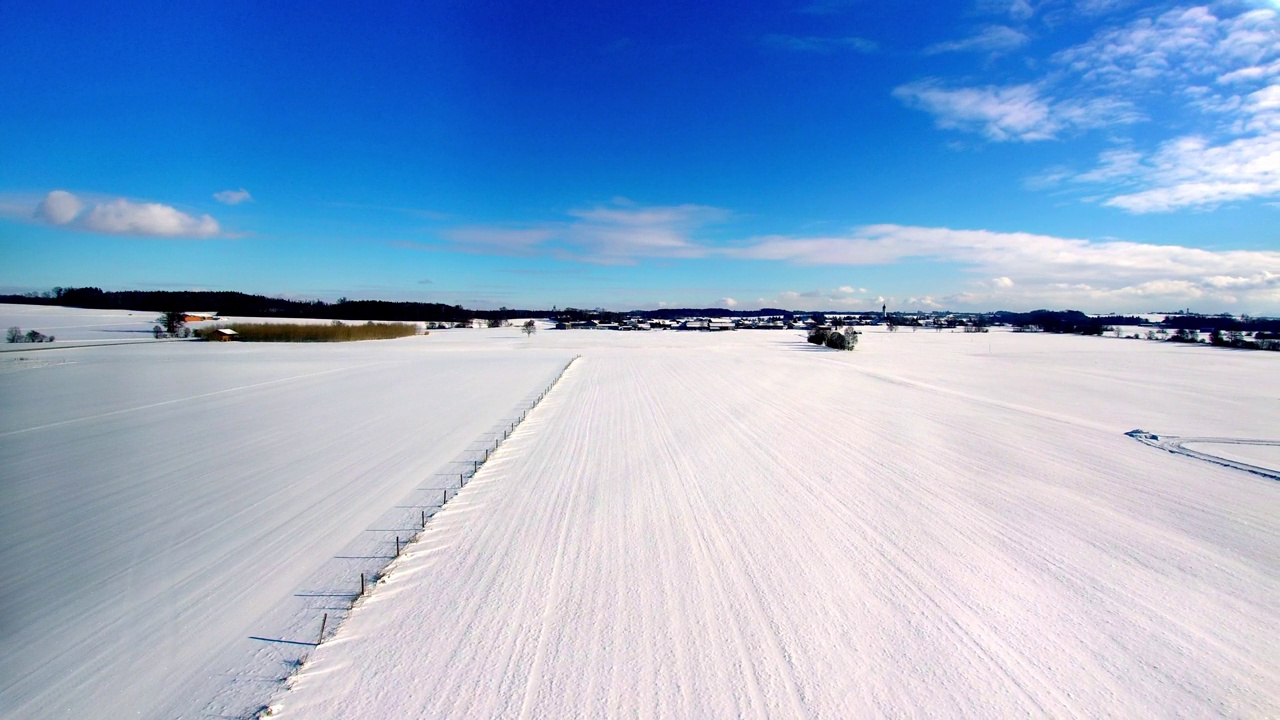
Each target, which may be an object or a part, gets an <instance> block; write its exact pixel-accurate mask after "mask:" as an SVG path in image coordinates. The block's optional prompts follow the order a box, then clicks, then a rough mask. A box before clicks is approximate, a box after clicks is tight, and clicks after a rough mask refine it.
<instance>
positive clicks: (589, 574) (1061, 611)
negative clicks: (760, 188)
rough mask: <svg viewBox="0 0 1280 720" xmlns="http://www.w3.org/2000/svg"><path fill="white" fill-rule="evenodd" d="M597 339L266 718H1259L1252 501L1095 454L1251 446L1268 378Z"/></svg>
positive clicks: (1262, 500)
mask: <svg viewBox="0 0 1280 720" xmlns="http://www.w3.org/2000/svg"><path fill="white" fill-rule="evenodd" d="M602 335H604V334H603V333H594V334H592V333H590V332H589V331H586V332H585V333H579V334H577V335H574V334H572V331H571V332H570V333H566V334H563V335H558V336H556V337H555V338H554V341H555V342H562V343H582V344H585V345H587V347H586V348H585V349H584V350H583V355H584V357H583V359H581V360H579V361H578V362H576V363H575V364H574V365H573V367H572V368H571V369H570V370H569V372H568V373H567V374H566V375H565V377H564V379H563V381H562V382H561V383H560V385H559V386H558V387H557V389H556V390H555V391H554V392H553V393H552V394H551V395H550V396H549V397H548V398H547V400H546V402H544V403H543V404H542V405H540V406H539V407H538V409H537V410H535V411H534V412H533V413H531V414H530V416H529V419H528V420H527V421H526V423H525V424H524V425H522V426H521V428H520V429H519V430H518V432H517V433H516V434H515V435H514V436H513V437H512V439H511V441H509V442H508V443H507V444H506V445H504V446H503V448H502V449H501V450H500V451H499V452H498V453H497V454H495V456H494V457H493V459H492V460H491V462H490V463H489V464H488V465H486V466H485V467H484V468H483V469H482V470H481V471H480V473H479V475H478V476H477V479H476V481H475V482H474V483H473V484H471V485H468V487H467V489H466V490H465V491H463V493H462V494H460V496H459V498H458V502H457V503H456V504H453V503H451V504H450V505H449V506H448V507H447V508H446V509H445V510H444V511H443V512H441V513H440V514H439V515H438V516H437V517H436V518H435V520H434V521H433V522H432V523H431V524H430V526H429V527H428V529H427V531H426V532H425V533H424V534H423V536H422V538H421V539H420V541H419V542H418V543H416V544H415V545H413V546H411V547H410V548H409V549H408V551H407V552H406V553H405V554H404V555H403V556H402V557H401V558H400V559H399V560H397V561H396V562H395V563H394V564H393V565H392V566H391V567H390V569H389V573H388V575H387V577H386V578H385V579H384V582H383V584H381V585H380V586H379V587H378V588H377V589H376V590H375V591H374V592H373V593H372V594H371V595H370V596H369V597H367V598H366V599H364V600H362V601H360V603H359V604H358V606H357V607H356V609H355V611H354V612H353V615H352V617H351V619H350V621H349V622H347V623H346V624H345V625H343V627H342V628H341V629H340V630H339V631H338V633H337V634H336V636H335V637H334V639H333V640H332V641H331V642H327V643H325V644H324V645H322V646H320V647H319V648H318V649H317V650H316V652H314V653H313V654H312V655H311V657H310V659H309V661H308V662H307V664H306V665H305V666H304V667H303V669H302V670H301V672H300V673H299V674H298V676H297V677H296V678H294V679H293V680H292V682H291V685H292V686H293V689H292V690H291V691H288V692H284V693H282V694H281V695H280V696H278V697H277V698H276V700H275V701H274V703H273V705H272V708H273V710H274V711H275V712H277V713H278V714H279V715H280V716H283V717H295V718H345V717H402V718H413V717H422V718H427V717H431V718H436V717H458V718H462V717H830V718H846V717H869V716H884V715H904V714H906V715H919V716H948V717H955V716H963V717H1022V716H1028V715H1033V716H1055V717H1061V716H1098V715H1105V716H1124V717H1167V716H1221V715H1227V716H1244V717H1267V716H1275V715H1276V714H1277V712H1280V690H1278V688H1280V670H1278V668H1280V662H1277V660H1278V659H1280V655H1278V654H1277V643H1276V632H1275V629H1276V627H1277V619H1278V617H1277V615H1278V613H1277V610H1276V603H1275V599H1276V598H1277V597H1280V555H1278V553H1277V550H1276V548H1277V540H1278V539H1280V495H1278V494H1277V493H1278V492H1280V485H1278V484H1277V483H1276V482H1275V481H1273V480H1269V479H1265V478H1261V477H1259V476H1257V475H1254V474H1248V473H1243V472H1240V471H1237V470H1232V469H1230V468H1225V467H1222V466H1218V465H1213V464H1210V463H1204V462H1201V461H1198V460H1196V459H1194V458H1190V457H1186V456H1180V455H1174V454H1170V453H1166V452H1161V451H1159V450H1156V449H1154V448H1150V447H1147V446H1144V445H1142V444H1140V443H1135V442H1132V440H1130V439H1129V438H1127V437H1125V435H1124V433H1125V431H1127V430H1129V429H1130V428H1132V427H1135V426H1150V427H1161V428H1176V429H1178V430H1180V431H1184V432H1186V433H1187V434H1189V435H1190V434H1193V433H1194V434H1201V433H1203V434H1204V435H1210V434H1213V435H1231V436H1240V437H1265V436H1271V437H1274V436H1275V434H1276V431H1277V429H1278V428H1277V427H1276V425H1275V417H1276V414H1275V411H1276V399H1277V395H1280V392H1277V391H1278V390H1280V386H1278V384H1277V380H1276V373H1275V372H1274V367H1275V366H1274V362H1275V360H1274V357H1272V356H1269V355H1266V354H1262V353H1258V354H1253V355H1248V354H1243V353H1221V352H1218V351H1215V350H1213V349H1211V348H1204V347H1173V346H1171V345H1162V344H1157V343H1147V342H1138V341H1129V340H1117V339H1107V338H1081V337H1054V336H1044V335H1040V336H1036V335H1014V334H1011V333H998V332H997V333H991V334H989V335H988V336H979V337H974V336H964V335H960V334H937V335H935V334H934V333H931V332H930V333H925V332H921V333H916V334H912V333H901V332H900V333H898V334H896V335H889V334H887V333H877V332H873V333H871V334H870V335H869V336H868V337H866V338H864V341H863V343H862V344H861V345H860V346H859V350H858V351H857V352H854V353H836V352H830V351H825V350H822V349H817V348H813V349H811V348H810V347H807V346H805V344H804V343H803V341H802V340H801V339H800V338H798V337H795V336H793V335H792V334H790V333H778V334H770V333H763V332H762V333H746V332H739V333H734V334H732V336H727V335H726V336H707V335H676V334H674V333H666V334H660V335H657V336H652V335H651V336H642V335H640V334H635V335H630V334H629V335H628V336H626V337H625V338H617V337H616V335H614V336H612V337H601V336H602ZM1210 429H1212V430H1213V431H1214V432H1213V433H1210V432H1209V430H1210Z"/></svg>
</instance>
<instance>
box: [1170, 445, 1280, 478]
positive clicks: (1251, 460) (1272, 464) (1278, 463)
mask: <svg viewBox="0 0 1280 720" xmlns="http://www.w3.org/2000/svg"><path fill="white" fill-rule="evenodd" d="M1183 447H1186V448H1187V449H1188V450H1195V451H1196V452H1201V453H1204V454H1206V455H1215V456H1217V457H1220V458H1225V459H1227V460H1233V461H1235V462H1238V463H1245V464H1246V465H1255V466H1258V467H1263V468H1267V469H1270V470H1274V471H1275V472H1277V473H1280V442H1277V443H1276V444H1274V445H1252V444H1243V443H1214V442H1204V443H1199V442H1190V443H1185V444H1184V445H1183Z"/></svg>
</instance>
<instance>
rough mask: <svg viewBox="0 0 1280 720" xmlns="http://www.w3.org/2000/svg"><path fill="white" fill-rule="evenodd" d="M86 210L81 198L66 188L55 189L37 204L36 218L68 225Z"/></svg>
mask: <svg viewBox="0 0 1280 720" xmlns="http://www.w3.org/2000/svg"><path fill="white" fill-rule="evenodd" d="M82 210H84V203H82V202H80V198H78V197H76V196H75V195H72V194H71V193H69V192H67V191H66V190H53V191H51V192H50V193H49V194H48V195H45V196H44V199H43V200H41V201H40V204H39V205H37V206H36V213H35V215H36V218H38V219H40V220H44V221H45V222H48V223H53V224H54V225H66V224H67V223H69V222H71V221H72V220H75V219H76V216H77V215H79V214H80V212H81V211H82Z"/></svg>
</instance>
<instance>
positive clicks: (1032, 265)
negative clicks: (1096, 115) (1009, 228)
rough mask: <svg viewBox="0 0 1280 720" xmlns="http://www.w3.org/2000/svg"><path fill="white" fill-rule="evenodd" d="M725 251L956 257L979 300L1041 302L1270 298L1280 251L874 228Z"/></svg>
mask: <svg viewBox="0 0 1280 720" xmlns="http://www.w3.org/2000/svg"><path fill="white" fill-rule="evenodd" d="M731 254H732V255H734V256H736V257H742V258H754V259H760V260H775V261H786V262H791V263H795V264H800V265H887V264H893V263H899V262H904V261H921V260H923V261H927V262H943V263H954V264H959V265H963V266H967V267H968V268H969V269H970V270H971V271H972V272H973V273H974V274H975V275H978V276H979V277H993V278H995V279H994V280H992V281H989V282H986V281H983V282H981V283H978V284H979V286H980V287H981V288H984V290H983V293H985V294H980V297H981V298H982V299H983V301H984V302H989V303H991V304H992V305H998V304H999V302H997V301H998V300H999V299H1000V298H1010V299H1017V298H1023V299H1031V298H1042V299H1044V300H1045V301H1049V300H1053V301H1054V302H1058V303H1060V305H1062V306H1067V305H1072V304H1082V303H1083V302H1084V301H1088V302H1089V303H1095V304H1096V303H1102V302H1113V301H1114V302H1119V301H1120V300H1121V299H1123V298H1126V297H1128V298H1130V299H1133V298H1136V297H1147V296H1151V297H1157V296H1158V297H1163V298H1168V299H1170V300H1173V299H1179V298H1182V299H1195V298H1212V299H1215V300H1217V301H1218V302H1222V303H1226V302H1235V301H1236V300H1238V299H1247V300H1252V301H1254V302H1256V303H1271V304H1274V302H1275V300H1274V299H1268V298H1271V297H1272V295H1273V294H1274V293H1276V292H1277V291H1280V251H1255V250H1226V251H1215V250H1204V249H1200V248H1190V247H1183V246H1178V245H1154V244H1149V243H1134V242H1125V241H1091V240H1084V239H1076V238H1059V237H1053V236H1048V235H1036V234H1031V233H1002V232H993V231H989V230H954V229H950V228H929V227H912V226H902V225H872V226H867V227H863V228H859V229H857V230H856V231H854V232H853V233H851V234H849V235H845V236H833V237H791V236H770V237H763V238H756V239H754V240H752V241H750V242H748V243H746V244H744V245H743V246H742V247H739V248H737V249H736V250H733V251H732V253H731ZM1015 277H1016V278H1018V281H1017V282H1016V283H1015V282H1014V281H1013V280H1012V278H1015ZM1228 290H1230V292H1227V291H1228ZM1159 293H1163V295H1160V294H1159ZM975 297H978V296H975ZM1228 297H1230V298H1231V299H1230V300H1228ZM974 302H977V300H975V301H974Z"/></svg>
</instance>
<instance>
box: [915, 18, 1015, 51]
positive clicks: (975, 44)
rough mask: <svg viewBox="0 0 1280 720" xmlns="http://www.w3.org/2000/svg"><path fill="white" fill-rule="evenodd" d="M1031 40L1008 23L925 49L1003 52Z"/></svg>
mask: <svg viewBox="0 0 1280 720" xmlns="http://www.w3.org/2000/svg"><path fill="white" fill-rule="evenodd" d="M1030 41H1031V38H1029V37H1027V35H1026V33H1023V32H1020V31H1018V30H1014V29H1013V28H1011V27H1008V26H1007V25H991V26H988V27H985V28H983V29H982V30H981V31H980V32H978V33H977V34H975V35H971V36H969V37H967V38H964V39H961V40H951V41H948V42H940V43H936V44H934V45H930V46H929V47H927V48H925V49H924V54H925V55H938V54H940V53H949V52H989V53H1001V52H1008V51H1010V50H1016V49H1018V48H1020V47H1022V46H1023V45H1026V44H1027V43H1028V42H1030Z"/></svg>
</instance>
